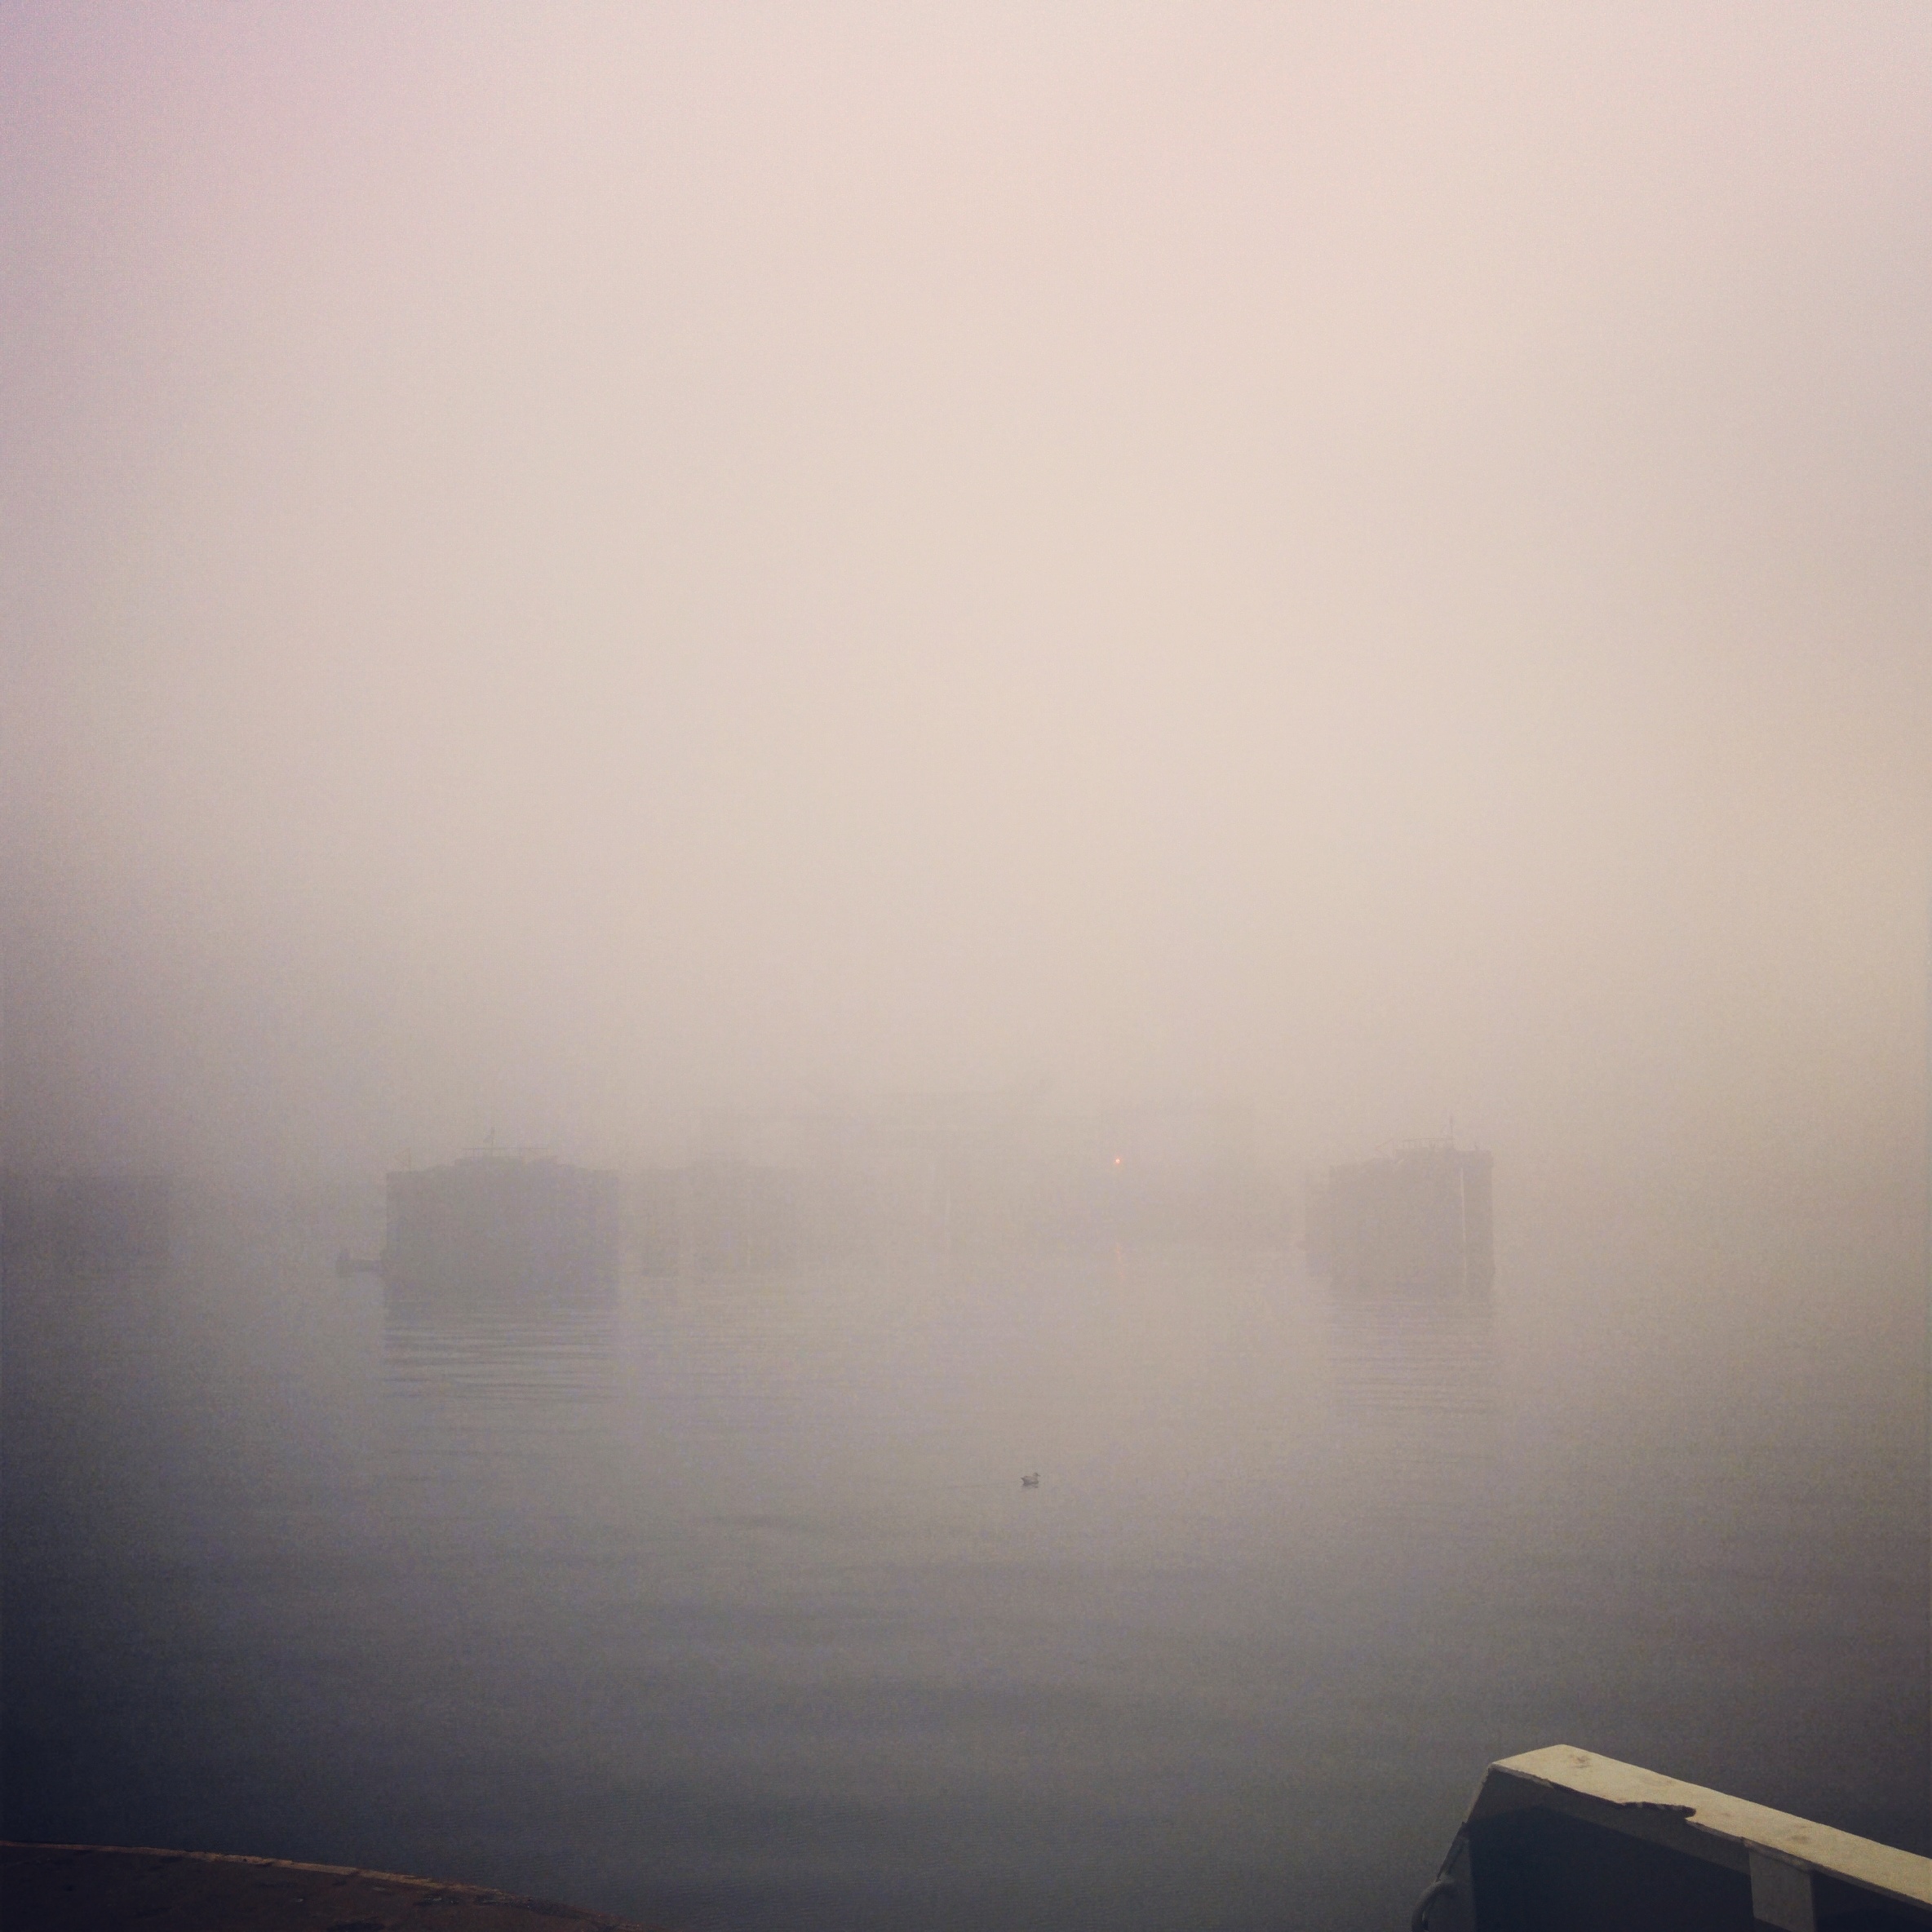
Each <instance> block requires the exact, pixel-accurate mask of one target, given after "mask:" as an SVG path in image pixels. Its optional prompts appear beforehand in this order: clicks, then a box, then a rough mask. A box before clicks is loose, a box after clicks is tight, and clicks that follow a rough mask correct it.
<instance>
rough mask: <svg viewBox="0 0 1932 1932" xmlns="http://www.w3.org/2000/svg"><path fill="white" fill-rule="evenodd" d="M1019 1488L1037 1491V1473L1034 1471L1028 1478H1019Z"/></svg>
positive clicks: (1036, 1470)
mask: <svg viewBox="0 0 1932 1932" xmlns="http://www.w3.org/2000/svg"><path fill="white" fill-rule="evenodd" d="M1020 1487H1021V1488H1022V1489H1038V1488H1039V1470H1038V1469H1035V1471H1034V1472H1033V1473H1032V1474H1031V1475H1030V1476H1022V1477H1021V1478H1020Z"/></svg>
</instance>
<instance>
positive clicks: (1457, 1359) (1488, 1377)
mask: <svg viewBox="0 0 1932 1932" xmlns="http://www.w3.org/2000/svg"><path fill="white" fill-rule="evenodd" d="M1328 1355H1329V1361H1330V1363H1331V1364H1332V1377H1333V1384H1332V1385H1333V1388H1334V1391H1335V1405H1336V1413H1337V1415H1338V1416H1340V1417H1341V1418H1342V1419H1343V1420H1345V1421H1347V1422H1348V1423H1349V1424H1350V1425H1354V1426H1357V1427H1363V1428H1377V1429H1394V1430H1398V1431H1407V1432H1409V1433H1413V1434H1416V1435H1418V1436H1425V1437H1426V1436H1429V1435H1431V1434H1432V1433H1433V1432H1435V1431H1436V1430H1437V1429H1439V1428H1441V1427H1442V1425H1445V1424H1448V1423H1451V1422H1454V1421H1458V1420H1467V1419H1469V1418H1473V1417H1476V1416H1493V1415H1494V1414H1495V1413H1496V1407H1497V1403H1498V1400H1499V1390H1498V1386H1497V1374H1498V1371H1497V1361H1496V1313H1495V1309H1494V1308H1493V1306H1492V1305H1491V1298H1490V1297H1489V1296H1488V1295H1487V1294H1484V1295H1480V1296H1477V1295H1460V1294H1459V1295H1440V1296H1437V1295H1429V1294H1398V1293H1377V1292H1373V1291H1370V1290H1359V1291H1350V1290H1347V1289H1334V1290H1332V1291H1331V1292H1330V1293H1329V1296H1328Z"/></svg>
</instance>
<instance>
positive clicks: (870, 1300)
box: [0, 1216, 1926, 1932]
mask: <svg viewBox="0 0 1932 1932" xmlns="http://www.w3.org/2000/svg"><path fill="white" fill-rule="evenodd" d="M188 1237H189V1238H188V1239H186V1240H185V1241H184V1242H183V1243H180V1244H179V1254H178V1256H177V1259H176V1263H175V1267H174V1269H173V1271H172V1273H171V1274H170V1275H168V1276H167V1277H166V1278H165V1279H161V1280H153V1281H143V1282H138V1283H136V1282H119V1281H113V1280H108V1279H104V1278H95V1277H86V1278H82V1277H74V1278H69V1277H67V1276H64V1275H61V1274H60V1273H59V1272H58V1270H51V1269H42V1271H41V1272H40V1273H38V1274H28V1275H24V1276H22V1275H19V1274H15V1273H11V1272H10V1274H9V1275H8V1278H7V1283H6V1294H5V1298H4V1301H3V1303H0V1312H3V1314H4V1319H5V1324H6V1328H5V1336H4V1341H5V1347H4V1349H3V1350H0V1371H3V1373H4V1376H5V1400H6V1412H7V1438H6V1451H7V1468H6V1474H7V1510H6V1512H5V1515H4V1518H3V1519H0V1532H3V1533H4V1535H5V1538H6V1548H5V1554H6V1558H7V1562H6V1566H5V1572H4V1575H5V1584H6V1589H7V1599H6V1606H5V1607H6V1616H5V1621H4V1625H3V1633H4V1642H5V1644H6V1668H7V1708H6V1723H7V1756H8V1766H9V1776H8V1779H7V1788H6V1818H5V1821H4V1822H5V1825H6V1828H7V1831H8V1832H9V1834H10V1835H15V1836H25V1837H52V1838H68V1839H73V1838H81V1839H103V1840H113V1841H122V1842H135V1843H179V1844H185V1845H189V1846H206V1847H210V1848H216V1849H230V1850H253V1851H260V1852H267V1853H271V1854H281V1855H286V1856H290V1857H297V1858H306V1859H318V1860H322V1861H325V1862H335V1863H348V1864H362V1865H367V1866H373V1867H378V1868H400V1869H411V1870H420V1871H427V1872H436V1873H449V1874H455V1875H460V1876H463V1877H472V1878H476V1879H479V1880H481V1881H486V1882H491V1883H496V1884H500V1885H505V1886H507V1887H509V1888H511V1889H514V1890H520V1891H524V1892H535V1893H539V1894H547V1895H552V1896H565V1897H571V1898H575V1899H580V1900H582V1901H584V1902H586V1903H596V1904H600V1905H602V1906H605V1907H606V1908H609V1909H613V1910H617V1911H621V1912H627V1913H628V1914H630V1915H631V1916H637V1917H640V1918H645V1919H649V1920H654V1921H658V1922H667V1923H676V1924H680V1925H687V1926H692V1927H700V1928H712V1927H715V1928H716V1929H717V1932H764V1928H767V1927H769V1928H773V1929H775V1928H777V1927H779V1926H781V1925H782V1926H784V1927H787V1928H788V1929H790V1928H796V1927H805V1928H810V1927H816V1926H824V1927H828V1928H829V1927H832V1926H837V1927H840V1928H853V1927H877V1928H879V1929H880V1932H885V1929H886V1928H888V1927H889V1928H894V1929H895V1932H896V1929H897V1928H900V1927H902V1926H903V1925H906V1923H907V1922H908V1921H910V1920H912V1919H916V1920H917V1921H918V1922H919V1924H920V1925H924V1926H928V1927H934V1928H938V1929H941V1932H945V1929H947V1928H953V1927H958V1928H962V1929H963V1928H965V1927H967V1926H969V1925H970V1926H973V1927H976V1928H977V1927H982V1926H985V1925H1008V1926H1016V1927H1018V1926H1027V1925H1045V1924H1047V1923H1049V1922H1051V1923H1052V1924H1055V1925H1063V1924H1069V1923H1070V1924H1074V1925H1088V1924H1092V1925H1098V1924H1100V1923H1102V1922H1105V1923H1106V1924H1107V1925H1109V1926H1110V1927H1120V1928H1123V1932H1135V1929H1137V1928H1145V1929H1146V1932H1154V1928H1157V1927H1158V1928H1165V1927H1167V1926H1169V1925H1172V1924H1174V1923H1176V1922H1177V1921H1178V1922H1186V1923H1199V1924H1202V1925H1215V1926H1217V1927H1226V1928H1253V1929H1254V1932H1261V1928H1265V1927H1274V1926H1279V1925H1284V1924H1295V1925H1310V1926H1316V1927H1322V1926H1330V1925H1332V1926H1336V1927H1343V1926H1353V1925H1369V1924H1376V1923H1382V1924H1389V1923H1400V1922H1402V1915H1403V1914H1404V1913H1405V1912H1407V1908H1408V1907H1409V1905H1410V1904H1411V1903H1412V1901H1413V1897H1414V1894H1415V1892H1416V1890H1417V1889H1419V1886H1420V1882H1421V1881H1422V1880H1423V1879H1424V1878H1425V1877H1426V1876H1427V1874H1428V1872H1429V1869H1430V1868H1431V1867H1432V1865H1433V1860H1434V1859H1435V1858H1436V1857H1437V1856H1438V1854H1439V1853H1440V1851H1441V1850H1442V1846H1443V1844H1444V1842H1446V1840H1447V1835H1448V1833H1449V1832H1450V1831H1451V1830H1452V1829H1453V1828H1454V1824H1455V1823H1456V1819H1457V1817H1458V1816H1459V1815H1460V1809H1461V1806H1462V1804H1463V1802H1464V1801H1465V1798H1466V1797H1467V1794H1468V1790H1469V1786H1470V1784H1471V1783H1472V1781H1473V1778H1474V1776H1475V1775H1476V1773H1477V1771H1478V1770H1479V1768H1480V1766H1482V1764H1483V1763H1484V1762H1486V1761H1487V1760H1488V1759H1490V1758H1491V1757H1496V1756H1499V1755H1501V1754H1503V1753H1506V1752H1508V1751H1510V1750H1513V1749H1520V1748H1527V1747H1528V1746H1531V1745H1533V1744H1542V1743H1547V1742H1550V1741H1552V1740H1553V1739H1569V1740H1571V1741H1575V1742H1581V1743H1584V1744H1593V1745H1595V1746H1596V1747H1597V1748H1601V1749H1602V1750H1604V1751H1606V1752H1608V1753H1611V1754H1612V1755H1617V1756H1622V1757H1629V1758H1633V1759H1635V1760H1637V1761H1640V1762H1641V1761H1650V1762H1654V1763H1655V1764H1657V1765H1658V1766H1659V1768H1662V1769H1664V1770H1672V1771H1675V1772H1677V1773H1680V1774H1682V1775H1689V1776H1691V1777H1694V1778H1695V1779H1698V1780H1699V1781H1700V1782H1704V1783H1708V1784H1717V1785H1720V1786H1729V1787H1731V1788H1737V1789H1739V1790H1740V1791H1743V1792H1745V1793H1746V1794H1747V1795H1750V1796H1753V1797H1758V1798H1761V1799H1762V1800H1765V1801H1769V1802H1773V1803H1781V1804H1783V1805H1784V1806H1786V1807H1787V1808H1790V1809H1796V1810H1801V1811H1806V1812H1810V1813H1811V1814H1813V1815H1820V1816H1823V1817H1825V1818H1827V1819H1828V1820H1830V1821H1831V1822H1834V1823H1841V1824H1845V1825H1847V1826H1850V1828H1854V1829H1858V1828H1863V1829H1867V1830H1870V1831H1873V1832H1876V1833H1877V1835H1881V1836H1888V1837H1893V1838H1894V1839H1899V1840H1910V1839H1912V1837H1913V1836H1914V1834H1915V1833H1916V1834H1921V1835H1922V1833H1923V1831H1924V1820H1923V1817H1922V1805H1923V1790H1924V1787H1925V1747H1924V1735H1925V1722H1924V1718H1925V1700H1926V1689H1925V1633H1926V1608H1925V1593H1924V1590H1923V1587H1922V1586H1923V1578H1924V1565H1925V1530H1924V1513H1925V1511H1924V1500H1923V1483H1922V1478H1921V1470H1922V1465H1923V1452H1922V1440H1923V1436H1922V1418H1921V1416H1919V1415H1918V1413H1917V1412H1916V1411H1912V1409H1911V1407H1910V1405H1909V1402H1908V1401H1906V1400H1905V1399H1903V1398H1902V1397H1901V1394H1900V1389H1902V1388H1903V1384H1900V1383H1899V1382H1898V1381H1897V1380H1896V1379H1895V1378H1894V1381H1893V1382H1891V1383H1887V1382H1885V1380H1884V1377H1885V1374H1886V1373H1887V1372H1889V1362H1888V1358H1884V1357H1881V1355H1879V1354H1876V1353H1875V1352H1873V1351H1871V1350H1866V1351H1864V1352H1863V1353H1860V1352H1859V1349H1857V1348H1856V1347H1854V1346H1852V1345H1851V1344H1850V1342H1849V1341H1848V1340H1847V1336H1848V1335H1849V1334H1850V1331H1848V1330H1847V1329H1846V1327H1845V1326H1844V1325H1843V1324H1842V1323H1841V1324H1840V1325H1839V1326H1838V1327H1837V1328H1833V1329H1827V1330H1823V1331H1816V1330H1811V1329H1804V1328H1802V1327H1792V1326H1791V1325H1790V1323H1787V1324H1786V1327H1785V1329H1784V1331H1782V1332H1784V1333H1785V1334H1786V1335H1787V1336H1788V1337H1789V1338H1790V1341H1789V1349H1788V1355H1789V1361H1787V1356H1786V1355H1784V1354H1779V1353H1778V1348H1779V1346H1782V1345H1781V1344H1779V1340H1778V1337H1779V1333H1780V1332H1781V1331H1779V1328H1778V1326H1777V1323H1775V1322H1774V1321H1772V1320H1771V1319H1770V1317H1768V1316H1761V1318H1760V1319H1759V1320H1758V1321H1757V1323H1756V1325H1755V1328H1754V1330H1753V1332H1752V1333H1751V1335H1749V1336H1746V1337H1745V1338H1744V1341H1743V1342H1741V1341H1740V1340H1739V1339H1738V1337H1737V1336H1735V1334H1734V1333H1732V1332H1730V1331H1728V1330H1720V1329H1718V1328H1716V1327H1713V1328H1711V1329H1709V1330H1708V1331H1707V1332H1704V1334H1703V1336H1701V1337H1699V1336H1696V1335H1682V1334H1680V1335H1677V1336H1673V1337H1672V1338H1670V1340H1669V1342H1668V1347H1669V1349H1671V1350H1672V1351H1673V1352H1672V1353H1671V1354H1668V1356H1667V1355H1665V1354H1664V1353H1663V1352H1662V1351H1663V1349H1664V1346H1665V1345H1664V1343H1663V1342H1661V1341H1659V1342H1658V1343H1657V1344H1656V1345H1655V1346H1653V1345H1652V1342H1651V1339H1650V1337H1649V1336H1648V1335H1647V1333H1646V1331H1644V1330H1643V1329H1642V1328H1641V1327H1637V1326H1636V1325H1631V1326H1629V1327H1627V1328H1625V1329H1623V1330H1618V1329H1615V1328H1613V1327H1610V1326H1607V1325H1606V1323H1604V1322H1603V1321H1602V1320H1601V1319H1597V1323H1596V1326H1595V1327H1589V1323H1590V1322H1591V1321H1592V1320H1593V1319H1594V1317H1593V1314H1592V1312H1591V1311H1592V1310H1593V1309H1595V1308H1597V1307H1598V1306H1599V1305H1608V1304H1607V1303H1606V1301H1604V1298H1602V1297H1601V1296H1597V1294H1596V1291H1595V1289H1594V1288H1593V1287H1591V1288H1589V1289H1588V1290H1587V1291H1586V1290H1585V1289H1584V1288H1580V1287H1573V1286H1571V1285H1570V1284H1568V1283H1566V1279H1565V1278H1564V1277H1563V1275H1562V1273H1561V1272H1560V1270H1544V1271H1543V1272H1542V1273H1540V1274H1535V1275H1531V1276H1528V1277H1527V1278H1526V1276H1525V1275H1524V1274H1522V1273H1518V1274H1516V1275H1513V1276H1511V1277H1508V1278H1505V1279H1504V1280H1503V1281H1502V1282H1500V1283H1499V1285H1498V1287H1497V1288H1496V1291H1495V1293H1494V1296H1493V1298H1481V1299H1460V1298H1456V1299H1432V1298H1429V1297H1407V1298H1404V1297H1394V1296H1361V1295H1356V1296H1346V1295H1341V1294H1336V1293H1333V1292H1331V1291H1330V1290H1329V1289H1328V1288H1327V1287H1326V1286H1325V1285H1324V1284H1322V1283H1317V1282H1313V1281H1310V1280H1309V1279H1308V1278H1305V1276H1304V1274H1302V1273H1301V1270H1300V1269H1299V1267H1298V1266H1296V1265H1294V1263H1293V1262H1292V1261H1291V1260H1290V1259H1289V1258H1287V1257H1285V1256H1280V1255H1270V1254H1266V1253H1256V1254H1244V1253H1239V1252H1191V1251H1187V1250H1183V1249H1178V1248H1176V1249H1165V1250H1147V1251H1144V1252H1136V1251H1133V1250H1131V1249H1127V1250H1118V1251H1102V1252H1094V1253H1089V1254H1075V1253H1068V1254H1062V1255H1059V1256H1052V1257H1046V1258H1042V1257H1034V1258H1030V1259H1028V1258H1024V1257H1018V1256H988V1257H979V1258H964V1257H959V1256H953V1257H946V1256H925V1257H923V1258H921V1257H917V1256H915V1257H911V1258H904V1259H901V1260H897V1261H893V1262H892V1263H890V1264H883V1263H882V1264H877V1265H868V1266H866V1267H856V1266H855V1267H842V1268H834V1267H822V1268H819V1269H817V1270H801V1271H799V1272H795V1273H791V1274H782V1275H778V1274H756V1273H753V1272H738V1273H734V1274H730V1275H729V1276H725V1277H721V1278H715V1279H704V1278H699V1277H698V1276H696V1275H694V1274H685V1275H681V1276H675V1277H668V1278H649V1279H646V1280H643V1281H638V1280H632V1281H631V1282H629V1283H625V1284H623V1286H622V1287H615V1286H614V1287H611V1288H610V1289H609V1292H602V1293H600V1294H599V1295H596V1296H588V1297H581V1298H578V1299H575V1300H571V1299H569V1298H562V1297H557V1296H544V1295H542V1294H537V1295H534V1296H533V1295H530V1294H527V1293H526V1294H524V1295H522V1296H499V1297H497V1298H495V1299H494V1300H493V1299H490V1298H479V1297H477V1296H461V1295H459V1296H454V1297H452V1296H447V1295H443V1294H438V1295H436V1296H427V1297H426V1296H423V1295H421V1294H420V1293H417V1294H403V1293H401V1292H397V1291H394V1290H385V1289H384V1288H383V1287H382V1286H381V1285H380V1284H379V1283H374V1282H373V1281H370V1280H368V1279H367V1278H352V1279H350V1280H348V1281H342V1280H339V1279H338V1278H336V1277H335V1273H334V1269H333V1265H332V1258H331V1257H332V1256H333V1252H334V1243H333V1242H318V1241H309V1242H307V1243H304V1241H302V1240H300V1239H296V1238H295V1237H294V1236H290V1235H288V1234H286V1233H285V1232H278V1231H277V1230H274V1229H273V1228H268V1229H264V1228H262V1227H255V1228H253V1229H250V1228H248V1227H244V1226H241V1225H239V1224H236V1223H233V1222H231V1221H226V1220H224V1219H222V1218H221V1217H219V1216H217V1217H214V1218H212V1219H210V1218H208V1217H204V1219H203V1221H202V1223H201V1224H200V1225H198V1226H195V1227H190V1228H189V1229H188ZM1788 1305H1789V1306H1791V1307H1793V1308H1801V1307H1803V1306H1804V1305H1806V1304H1805V1303H1804V1301H1803V1299H1802V1298H1801V1297H1799V1296H1792V1297H1789V1298H1788ZM1746 1342H1748V1345H1749V1346H1750V1348H1751V1349H1754V1350H1755V1351H1756V1352H1755V1353H1753V1354H1748V1355H1745V1354H1740V1353H1739V1350H1740V1349H1742V1348H1743V1347H1744V1345H1745V1343H1746ZM1833 1348H1837V1349H1838V1350H1839V1353H1838V1354H1837V1355H1836V1356H1833V1355H1832V1354H1831V1350H1832V1349H1833ZM1792 1363H1795V1364H1797V1367H1792V1366H1791V1364H1792ZM1660 1364H1665V1365H1674V1366H1671V1367H1670V1368H1669V1372H1665V1371H1664V1367H1661V1366H1660ZM1820 1364H1822V1365H1823V1366H1822V1367H1820V1366H1819V1365H1820ZM1800 1375H1801V1376H1802V1377H1803V1378H1804V1379H1803V1380H1794V1379H1793V1378H1794V1377H1795V1376H1800ZM1780 1378H1782V1379H1780ZM1780 1391H1783V1394H1782V1395H1780ZM1915 1432H1916V1433H1915ZM1915 1458H1916V1460H1915ZM1035 1470H1038V1471H1039V1473H1040V1478H1041V1479H1040V1483H1039V1487H1038V1488H1037V1489H1035V1488H1031V1487H1025V1486H1023V1485H1022V1482H1021V1478H1022V1476H1023V1475H1026V1474H1030V1473H1032V1472H1034V1471H1035Z"/></svg>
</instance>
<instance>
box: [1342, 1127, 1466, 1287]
mask: <svg viewBox="0 0 1932 1932" xmlns="http://www.w3.org/2000/svg"><path fill="white" fill-rule="evenodd" d="M1490 1176H1491V1157H1490V1155H1489V1154H1488V1153H1487V1151H1486V1150H1482V1149H1481V1148H1465V1147H1458V1146H1457V1145H1456V1144H1455V1143H1454V1141H1413V1142H1410V1143H1408V1144H1407V1145H1402V1146H1400V1147H1398V1148H1396V1149H1395V1150H1394V1151H1393V1152H1391V1153H1388V1154H1382V1155H1380V1156H1378V1157H1377V1158H1376V1159H1373V1160H1365V1161H1356V1162H1353V1163H1349V1164H1348V1165H1346V1166H1343V1167H1336V1168H1330V1169H1329V1170H1328V1172H1327V1174H1326V1175H1325V1176H1321V1177H1319V1178H1318V1179H1313V1180H1311V1181H1309V1188H1308V1203H1307V1222H1306V1239H1305V1247H1306V1249H1307V1252H1308V1259H1309V1266H1310V1267H1312V1268H1313V1269H1314V1270H1315V1272H1316V1273H1317V1274H1325V1275H1327V1277H1328V1278H1329V1280H1330V1281H1331V1282H1332V1283H1334V1284H1335V1286H1336V1287H1347V1288H1406V1289H1429V1290H1435V1291H1443V1290H1448V1291H1452V1292H1471V1291H1480V1290H1482V1289H1485V1288H1487V1287H1489V1285H1490V1283H1491V1281H1492V1280H1493V1279H1494V1278H1495V1275H1496V1255H1495V1246H1494V1234H1493V1216H1492V1213H1491V1187H1490Z"/></svg>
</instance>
